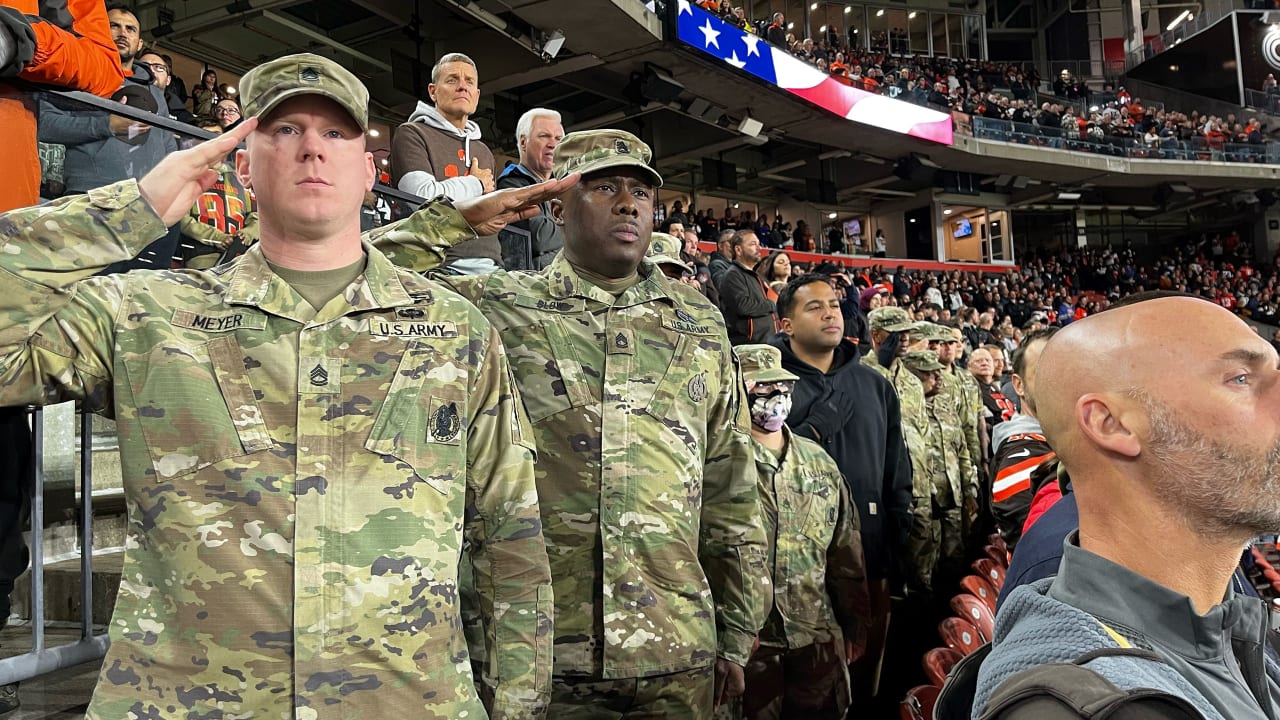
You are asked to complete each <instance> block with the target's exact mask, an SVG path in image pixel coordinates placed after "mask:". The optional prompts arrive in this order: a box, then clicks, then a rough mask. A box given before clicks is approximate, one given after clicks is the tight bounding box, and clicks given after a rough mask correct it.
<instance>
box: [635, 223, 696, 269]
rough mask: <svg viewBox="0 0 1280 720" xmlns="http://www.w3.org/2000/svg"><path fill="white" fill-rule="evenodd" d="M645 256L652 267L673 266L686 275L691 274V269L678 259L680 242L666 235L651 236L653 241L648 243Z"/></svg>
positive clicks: (657, 233)
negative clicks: (647, 250)
mask: <svg viewBox="0 0 1280 720" xmlns="http://www.w3.org/2000/svg"><path fill="white" fill-rule="evenodd" d="M645 256H646V257H648V258H649V261H650V262H652V263H653V264H654V265H675V266H676V267H678V268H680V269H681V270H684V271H685V272H687V273H692V272H693V268H691V267H689V266H688V265H687V264H685V262H684V261H683V260H681V259H680V242H679V241H677V240H676V239H675V238H674V237H672V236H671V235H668V234H667V233H664V232H656V233H654V234H653V239H652V240H650V241H649V252H648V253H647V254H646V255H645Z"/></svg>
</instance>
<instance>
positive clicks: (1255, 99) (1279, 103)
mask: <svg viewBox="0 0 1280 720" xmlns="http://www.w3.org/2000/svg"><path fill="white" fill-rule="evenodd" d="M1244 104H1245V106H1246V107H1250V108H1253V109H1254V110H1259V111H1261V112H1265V113H1271V114H1272V115H1280V87H1277V88H1275V89H1273V90H1270V91H1264V90H1249V89H1247V88H1246V89H1245V91H1244Z"/></svg>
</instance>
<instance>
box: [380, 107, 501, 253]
mask: <svg viewBox="0 0 1280 720" xmlns="http://www.w3.org/2000/svg"><path fill="white" fill-rule="evenodd" d="M473 159H474V160H477V161H479V163H480V167H481V168H484V169H486V170H489V171H493V169H494V167H493V166H494V160H493V153H492V152H491V151H490V150H489V148H488V147H486V146H485V144H484V143H483V142H481V141H480V126H479V125H476V124H475V122H473V121H471V120H467V124H466V125H465V126H464V127H463V128H462V129H458V127H457V126H456V125H454V124H453V123H451V122H449V121H448V120H447V119H445V117H444V116H443V115H441V114H440V112H439V111H438V110H436V108H435V106H433V105H428V104H427V103H425V102H422V101H421V100H419V101H418V107H417V109H415V110H414V111H413V114H412V115H410V116H409V120H408V121H407V122H404V123H402V124H401V125H400V127H399V128H397V129H396V134H395V138H394V139H393V140H392V142H391V173H392V177H391V179H392V180H393V181H394V183H395V186H396V187H397V188H399V189H400V190H403V191H405V192H408V193H413V194H414V195H417V196H418V197H421V198H426V199H428V200H430V199H433V198H437V197H440V196H441V195H444V196H445V197H448V198H449V199H450V200H454V201H457V200H466V199H469V198H475V197H480V196H481V195H483V194H484V183H482V182H480V179H479V178H477V177H472V175H471V161H472V160H473ZM494 176H495V177H497V173H496V172H494ZM483 259H488V260H492V261H493V264H494V267H493V268H488V269H497V268H500V267H502V248H501V246H500V245H499V243H498V237H497V236H496V235H492V236H489V237H482V238H476V239H475V240H468V241H466V242H463V243H459V244H458V245H455V246H453V247H451V248H449V253H448V257H447V258H446V259H445V265H453V264H455V263H456V262H457V261H459V260H463V261H470V262H466V263H465V264H466V265H475V261H476V260H483ZM473 269H474V270H475V271H477V272H483V271H484V268H480V267H479V266H476V267H475V268H473ZM464 272H465V271H464ZM466 274H471V273H469V272H467V273H466Z"/></svg>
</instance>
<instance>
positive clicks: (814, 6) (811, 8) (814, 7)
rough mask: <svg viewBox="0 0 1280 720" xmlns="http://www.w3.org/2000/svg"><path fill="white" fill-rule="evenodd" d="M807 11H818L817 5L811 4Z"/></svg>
mask: <svg viewBox="0 0 1280 720" xmlns="http://www.w3.org/2000/svg"><path fill="white" fill-rule="evenodd" d="M809 9H810V10H817V9H818V3H813V4H812V5H810V6H809Z"/></svg>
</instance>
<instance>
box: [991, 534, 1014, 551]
mask: <svg viewBox="0 0 1280 720" xmlns="http://www.w3.org/2000/svg"><path fill="white" fill-rule="evenodd" d="M987 544H988V545H995V546H996V547H998V548H1000V549H1001V550H1003V551H1004V552H1009V546H1008V545H1007V544H1006V543H1005V541H1004V538H1003V537H1000V533H998V532H994V533H991V534H990V535H988V536H987Z"/></svg>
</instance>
